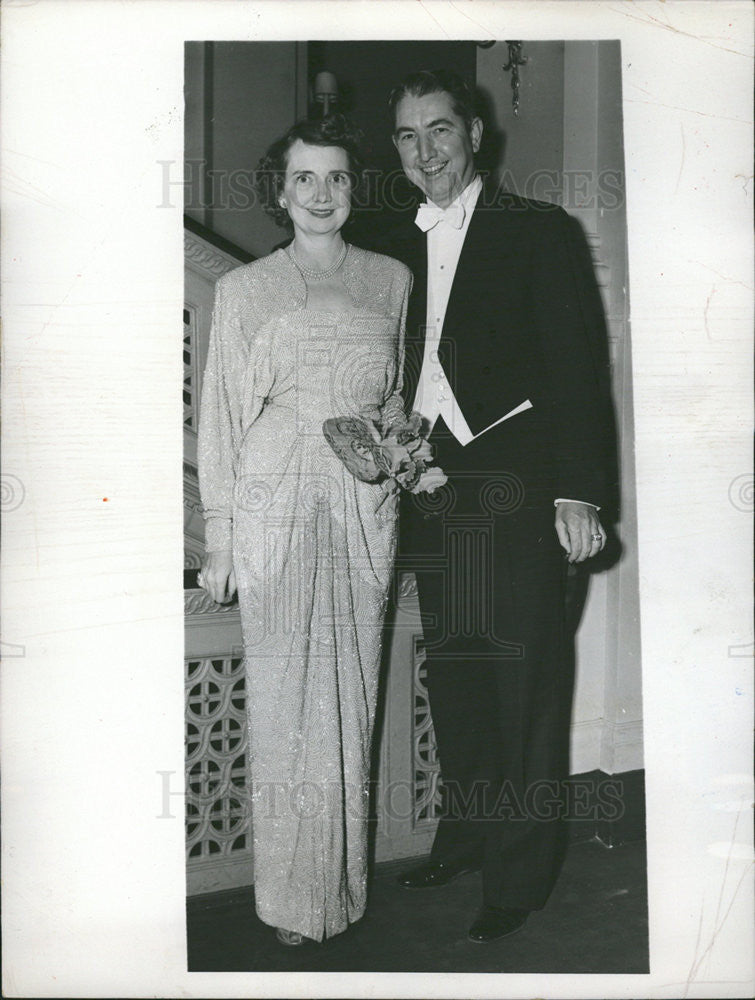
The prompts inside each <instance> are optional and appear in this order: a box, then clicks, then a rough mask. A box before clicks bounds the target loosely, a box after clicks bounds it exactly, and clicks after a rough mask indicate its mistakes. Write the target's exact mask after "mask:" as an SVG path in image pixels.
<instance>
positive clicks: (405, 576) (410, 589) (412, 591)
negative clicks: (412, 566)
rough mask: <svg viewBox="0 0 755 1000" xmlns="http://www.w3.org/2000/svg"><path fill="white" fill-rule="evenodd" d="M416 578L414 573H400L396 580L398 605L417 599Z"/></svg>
mask: <svg viewBox="0 0 755 1000" xmlns="http://www.w3.org/2000/svg"><path fill="white" fill-rule="evenodd" d="M418 596H419V592H418V590H417V577H416V576H415V575H414V573H400V574H399V578H398V603H399V604H400V603H401V602H402V601H405V600H408V599H410V598H412V597H418Z"/></svg>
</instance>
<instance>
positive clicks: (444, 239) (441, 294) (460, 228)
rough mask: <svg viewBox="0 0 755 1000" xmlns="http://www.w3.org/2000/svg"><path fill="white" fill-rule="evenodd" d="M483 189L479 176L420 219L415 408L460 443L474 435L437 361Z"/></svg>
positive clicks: (430, 206) (426, 210)
mask: <svg viewBox="0 0 755 1000" xmlns="http://www.w3.org/2000/svg"><path fill="white" fill-rule="evenodd" d="M481 190H482V180H481V179H480V177H475V178H474V180H473V181H471V183H470V184H468V185H467V187H466V188H465V189H464V190H463V191H462V193H461V194H460V195H459V197H458V198H456V199H455V200H454V201H453V202H451V204H450V205H449V206H448V208H447V209H446V210H445V211H444V210H443V209H440V208H438V207H437V206H435V205H433V204H432V202H430V203H428V205H426V206H425V205H423V206H420V212H419V213H418V220H417V221H418V225H419V226H420V228H423V229H424V228H425V226H426V224H427V225H428V228H427V330H426V333H425V353H424V357H423V360H422V370H421V372H420V377H419V382H418V384H417V395H416V396H415V399H414V409H415V410H417V411H418V412H419V413H421V414H422V416H423V417H425V418H426V419H427V420H428V421H429V423H430V426H431V427H432V426H433V425H434V424H435V421H436V420H437V419H438V417H439V416H441V415H442V417H443V419H444V421H445V422H446V425H447V427H448V429H449V430H450V431H451V433H452V434H453V435H454V437H455V438H456V439H457V440H458V442H459V444H462V445H466V444H469V442H470V441H471V440H472V438H473V437H474V435H473V434H472V432H471V431H470V429H469V426H468V424H467V421H466V420H465V419H464V414H463V413H462V412H461V410H460V408H459V404H458V403H457V402H456V398H455V396H454V394H453V392H452V391H451V387H450V386H449V384H448V380H447V378H446V373H445V372H444V371H443V367H442V365H441V363H440V361H439V360H438V344H439V342H440V338H441V334H442V332H443V321H444V320H445V317H446V309H447V307H448V298H449V295H450V294H451V285H452V284H453V280H454V275H455V274H456V266H457V264H458V263H459V256H460V255H461V248H462V247H463V246H464V239H465V238H466V235H467V229H468V228H469V220H470V219H471V217H472V213H473V212H474V209H475V205H476V204H477V199H478V197H479V195H480V191H481ZM423 215H424V216H425V218H424V219H423V218H422V216H423ZM428 217H429V218H428ZM435 218H437V222H436V221H435Z"/></svg>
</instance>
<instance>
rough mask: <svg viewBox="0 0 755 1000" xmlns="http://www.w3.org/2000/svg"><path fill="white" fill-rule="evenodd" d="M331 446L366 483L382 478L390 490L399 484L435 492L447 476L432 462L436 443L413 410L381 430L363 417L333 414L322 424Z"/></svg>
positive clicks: (405, 488)
mask: <svg viewBox="0 0 755 1000" xmlns="http://www.w3.org/2000/svg"><path fill="white" fill-rule="evenodd" d="M322 430H323V434H324V435H325V439H326V440H327V442H328V444H329V445H330V447H331V448H332V449H333V451H334V452H335V453H336V455H338V457H339V458H340V459H341V461H342V462H343V464H344V465H345V466H346V468H347V469H348V470H349V472H350V473H351V474H352V475H353V476H356V478H357V479H360V480H362V482H365V483H376V482H382V483H383V488H384V489H385V491H386V494H387V493H391V492H393V491H395V490H396V489H398V488H401V489H404V490H408V491H409V492H410V493H423V492H427V493H432V492H433V491H434V490H436V489H437V488H438V487H439V486H442V485H443V484H444V483H445V482H446V481H447V477H446V475H445V473H444V472H443V470H442V469H439V468H438V467H437V466H436V465H431V463H432V447H431V446H430V444H429V442H428V441H427V439H426V437H425V436H424V435H423V434H422V433H421V431H422V417H421V416H420V414H419V413H412V415H411V416H410V417H408V418H405V419H403V420H400V421H399V422H398V423H393V424H391V425H390V426H389V427H387V428H386V429H385V430H384V431H381V430H380V429H379V428H378V426H377V425H376V423H375V421H374V420H372V419H371V418H370V417H368V416H363V417H330V418H329V419H328V420H326V421H325V423H324V424H323V427H322Z"/></svg>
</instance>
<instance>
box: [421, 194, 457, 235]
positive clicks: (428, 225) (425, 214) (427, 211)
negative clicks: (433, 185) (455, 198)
mask: <svg viewBox="0 0 755 1000" xmlns="http://www.w3.org/2000/svg"><path fill="white" fill-rule="evenodd" d="M465 215H466V212H465V211H464V206H463V205H461V204H459V202H456V204H454V205H449V207H448V208H446V209H442V208H439V207H438V206H437V205H436V204H435V203H434V202H432V201H430V202H428V201H426V202H423V203H422V204H421V205H420V206H419V208H418V209H417V218H416V219H415V220H414V221H415V223H416V224H417V225H418V226H419V228H420V229H421V230H422V232H423V233H426V232H427V231H428V230H430V229H432V228H433V226H437V225H438V223H439V222H447V223H448V225H449V226H452V227H453V228H454V229H461V227H462V226H463V225H464V217H465Z"/></svg>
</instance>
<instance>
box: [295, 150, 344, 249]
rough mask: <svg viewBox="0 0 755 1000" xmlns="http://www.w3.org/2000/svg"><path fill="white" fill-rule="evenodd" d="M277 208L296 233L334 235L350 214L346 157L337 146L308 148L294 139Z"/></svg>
mask: <svg viewBox="0 0 755 1000" xmlns="http://www.w3.org/2000/svg"><path fill="white" fill-rule="evenodd" d="M280 203H281V205H282V206H283V207H284V208H285V209H286V211H287V212H288V214H289V216H290V217H291V221H292V222H293V224H294V228H295V229H296V230H297V232H303V233H306V234H307V235H309V236H324V235H327V234H329V233H337V232H338V230H339V229H340V228H341V226H343V224H344V222H346V220H347V219H348V217H349V212H350V211H351V177H350V176H349V158H348V155H347V153H346V150H344V149H341V147H340V146H309V145H307V144H306V143H305V142H302V140H301V139H297V140H296V142H295V143H294V144H293V145H292V146H291V148H290V149H289V151H288V162H287V163H286V179H285V182H284V187H283V193H282V195H281V198H280Z"/></svg>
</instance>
